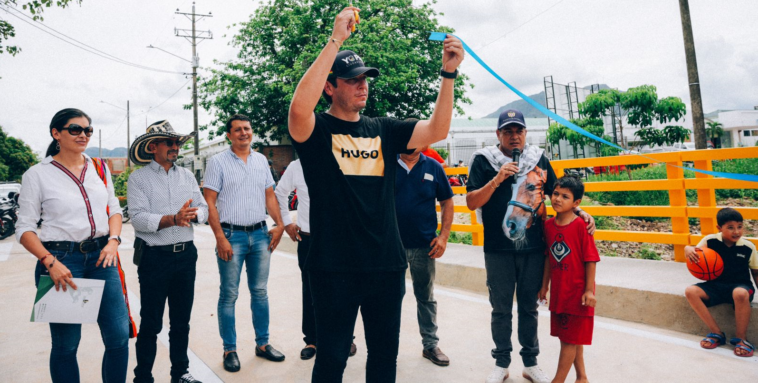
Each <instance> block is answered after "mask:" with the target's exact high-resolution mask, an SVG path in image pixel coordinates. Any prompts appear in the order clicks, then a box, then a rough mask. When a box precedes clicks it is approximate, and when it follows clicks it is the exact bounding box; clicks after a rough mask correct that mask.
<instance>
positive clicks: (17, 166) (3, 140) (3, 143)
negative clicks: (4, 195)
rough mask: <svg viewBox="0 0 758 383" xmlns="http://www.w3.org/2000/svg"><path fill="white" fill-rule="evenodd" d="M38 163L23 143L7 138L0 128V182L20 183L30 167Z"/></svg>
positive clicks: (16, 139) (34, 155)
mask: <svg viewBox="0 0 758 383" xmlns="http://www.w3.org/2000/svg"><path fill="white" fill-rule="evenodd" d="M37 162H39V160H38V159H37V155H36V154H34V152H33V151H32V148H30V147H29V145H27V144H26V143H25V142H24V141H22V140H20V139H18V138H15V137H11V136H8V135H7V134H6V133H5V132H4V131H3V127H2V126H0V180H3V181H20V180H21V176H22V175H24V172H26V171H27V170H28V169H29V168H30V167H32V165H34V164H36V163H37Z"/></svg>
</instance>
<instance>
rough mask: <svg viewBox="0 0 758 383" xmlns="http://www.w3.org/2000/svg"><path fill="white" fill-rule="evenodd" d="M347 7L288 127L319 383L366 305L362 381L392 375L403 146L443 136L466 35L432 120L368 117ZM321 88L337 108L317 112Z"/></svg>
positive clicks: (449, 60)
mask: <svg viewBox="0 0 758 383" xmlns="http://www.w3.org/2000/svg"><path fill="white" fill-rule="evenodd" d="M354 11H359V9H357V8H353V7H347V8H345V9H344V10H343V11H342V12H341V13H340V14H339V15H337V17H336V20H335V22H334V30H333V32H332V37H331V38H330V39H329V42H327V43H326V46H325V47H324V49H323V50H322V51H321V54H320V55H319V56H318V58H317V59H316V61H315V62H314V63H313V65H312V66H311V67H310V69H309V70H308V72H306V74H305V76H303V78H302V79H301V80H300V83H299V84H298V87H297V90H296V91H295V94H294V96H293V99H292V105H291V106H290V111H289V131H290V135H291V136H292V139H293V142H294V145H295V148H296V149H297V152H298V154H299V156H300V158H301V163H302V165H303V174H304V176H305V182H306V184H307V185H308V192H309V193H310V197H311V210H310V224H311V236H312V241H311V247H310V251H309V253H308V258H307V259H306V264H305V268H306V270H307V271H308V272H309V273H310V280H311V290H312V295H313V303H314V308H315V311H316V328H317V330H318V337H319V339H318V353H317V354H316V363H315V365H314V367H313V378H312V379H313V381H314V382H340V381H342V374H343V371H344V369H345V365H346V361H347V358H348V353H349V352H350V344H351V342H352V335H353V329H354V327H355V320H356V316H357V315H358V309H359V308H360V310H361V314H362V317H363V323H364V329H365V333H366V347H367V349H368V361H367V363H366V381H369V382H394V381H395V375H396V365H397V351H398V344H399V336H400V310H401V305H402V299H403V295H404V294H405V268H406V267H407V263H406V259H405V254H404V252H403V246H402V244H401V242H400V235H399V231H398V227H397V218H396V216H395V199H394V195H395V193H394V186H395V170H396V165H395V162H396V161H397V154H398V153H400V152H405V151H407V150H408V149H409V148H416V147H421V146H423V145H427V144H431V143H433V142H437V141H440V140H442V139H444V138H445V137H446V136H447V133H448V130H449V129H450V119H451V117H452V111H453V85H454V78H455V77H456V75H457V67H458V65H459V64H460V63H461V61H462V60H463V47H462V45H461V42H460V40H458V39H456V38H454V37H451V36H448V38H447V39H446V40H445V42H444V46H445V47H444V51H443V58H442V72H441V75H442V76H443V79H442V85H441V88H440V93H439V96H438V99H437V105H436V107H435V110H434V113H433V114H432V117H431V119H429V120H426V121H418V122H415V121H414V122H405V121H400V120H396V119H392V118H372V117H366V116H362V115H361V114H360V111H361V110H362V109H363V108H365V106H366V99H367V98H368V90H369V87H368V83H367V81H366V77H376V76H378V75H379V70H377V69H376V68H368V67H365V66H364V65H363V61H362V60H361V58H360V57H358V55H356V54H355V53H353V52H351V51H343V52H339V48H340V47H341V45H342V42H343V41H344V40H345V39H347V38H348V37H350V30H351V28H352V26H353V25H354V24H355V23H356V20H355V17H354ZM322 92H323V94H324V96H325V97H326V99H327V101H329V103H330V104H331V107H330V108H329V110H328V111H327V112H326V113H321V114H314V112H313V111H314V109H315V108H316V105H317V104H318V101H319V97H320V96H321V94H322Z"/></svg>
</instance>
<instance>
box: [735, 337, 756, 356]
mask: <svg viewBox="0 0 758 383" xmlns="http://www.w3.org/2000/svg"><path fill="white" fill-rule="evenodd" d="M729 343H731V344H732V345H734V355H737V356H739V357H743V358H749V357H751V356H753V353H754V352H755V346H753V344H752V343H750V342H748V341H747V339H740V338H732V339H730V340H729ZM739 349H742V350H745V351H747V354H738V353H737V350H739Z"/></svg>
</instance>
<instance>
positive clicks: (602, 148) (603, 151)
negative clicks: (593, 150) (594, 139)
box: [600, 135, 621, 157]
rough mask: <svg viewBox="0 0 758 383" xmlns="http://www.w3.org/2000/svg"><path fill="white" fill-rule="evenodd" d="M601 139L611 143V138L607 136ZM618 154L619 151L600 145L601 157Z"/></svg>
mask: <svg viewBox="0 0 758 383" xmlns="http://www.w3.org/2000/svg"><path fill="white" fill-rule="evenodd" d="M603 139H604V140H606V141H608V142H611V141H613V137H611V136H608V135H605V136H603ZM620 152H621V150H620V149H617V148H614V147H613V146H610V145H605V144H600V154H601V155H602V156H603V157H612V156H618V155H619V153H620Z"/></svg>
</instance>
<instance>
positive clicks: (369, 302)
mask: <svg viewBox="0 0 758 383" xmlns="http://www.w3.org/2000/svg"><path fill="white" fill-rule="evenodd" d="M310 282H311V292H312V294H313V303H314V307H315V309H316V328H317V331H318V352H317V353H316V363H315V365H314V367H313V375H312V382H315V383H321V382H328V383H334V382H342V374H343V372H344V370H345V366H346V364H347V358H348V355H349V354H350V344H351V343H352V341H353V330H354V329H355V320H356V318H357V316H358V309H360V311H361V317H362V318H363V328H364V332H365V334H366V349H367V351H368V360H367V362H366V382H377V383H379V382H381V383H388V382H389V383H391V382H394V381H395V377H396V373H397V352H398V346H399V341H400V311H401V308H402V304H403V296H404V295H405V271H404V270H402V271H391V272H377V273H337V272H317V271H311V272H310Z"/></svg>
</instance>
